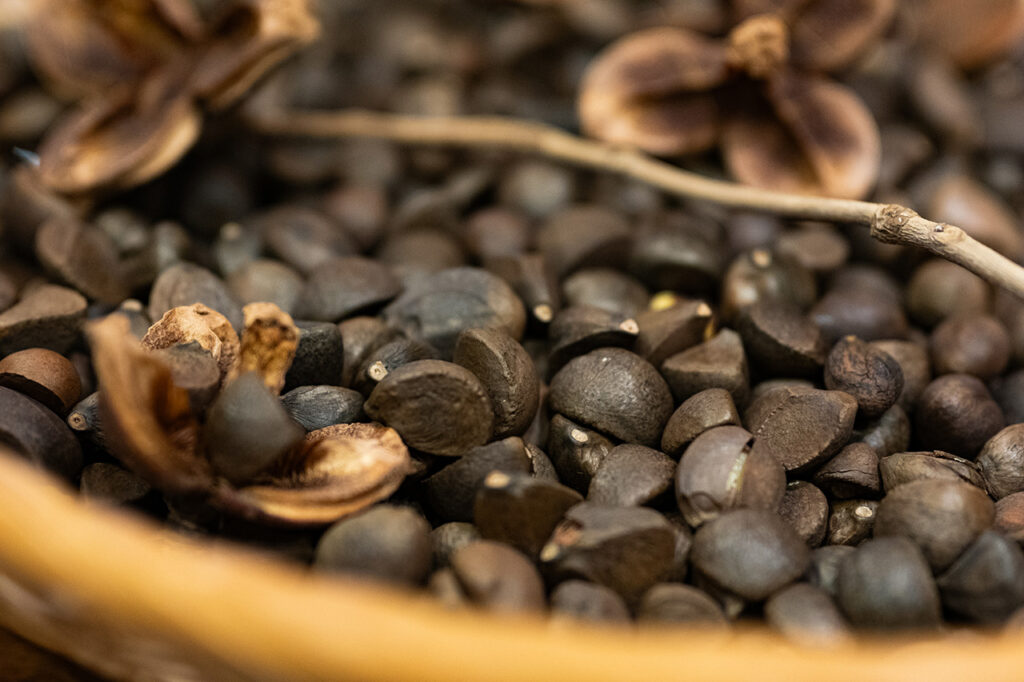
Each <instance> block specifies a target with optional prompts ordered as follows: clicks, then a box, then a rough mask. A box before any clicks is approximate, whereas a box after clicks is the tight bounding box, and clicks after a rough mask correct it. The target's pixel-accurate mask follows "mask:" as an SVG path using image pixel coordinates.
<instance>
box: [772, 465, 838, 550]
mask: <svg viewBox="0 0 1024 682" xmlns="http://www.w3.org/2000/svg"><path fill="white" fill-rule="evenodd" d="M778 511H779V516H781V517H782V519H783V520H784V521H786V522H787V523H788V524H789V525H790V526H792V527H793V530H795V531H796V534H797V535H799V536H800V537H801V538H802V539H803V541H804V542H806V543H807V546H808V547H817V546H818V545H820V544H821V543H822V541H823V540H824V539H825V533H826V531H827V530H828V499H827V498H826V497H825V493H823V492H821V490H820V489H819V488H818V487H816V486H814V485H812V484H811V483H808V482H807V481H793V482H792V483H790V484H789V485H787V486H786V493H785V494H784V495H783V496H782V501H781V502H780V503H779V509H778Z"/></svg>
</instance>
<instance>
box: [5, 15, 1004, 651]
mask: <svg viewBox="0 0 1024 682" xmlns="http://www.w3.org/2000/svg"><path fill="white" fill-rule="evenodd" d="M348 4H350V3H339V4H338V7H339V9H336V10H334V11H333V12H328V13H326V15H325V16H323V17H322V21H323V22H324V26H325V28H324V33H325V35H349V37H350V38H351V42H348V43H346V42H344V41H340V43H335V42H326V43H321V44H319V45H318V46H316V47H314V48H312V49H311V50H310V51H309V52H307V53H306V54H304V55H303V56H302V57H301V58H300V59H299V60H298V61H297V62H295V63H294V64H291V65H289V66H288V68H287V70H285V71H282V72H281V73H280V74H279V75H278V77H277V78H276V79H275V80H274V81H271V82H270V83H269V84H268V85H267V90H265V91H264V92H262V93H260V95H265V94H266V93H267V92H270V93H271V94H274V93H277V94H278V95H279V94H280V92H281V91H288V90H294V91H296V92H298V93H299V94H300V95H302V96H305V97H306V98H307V100H308V101H309V102H311V103H315V104H331V105H337V104H345V103H357V104H363V105H374V104H376V105H381V106H384V105H387V107H388V108H391V109H398V110H406V111H415V112H420V113H458V112H460V111H474V110H478V109H482V110H488V111H490V112H494V111H511V112H514V113H520V114H529V115H533V116H534V117H537V118H546V119H547V120H551V121H554V122H565V119H566V118H567V116H570V114H566V111H565V108H566V104H567V99H566V87H567V86H568V87H570V88H571V87H572V86H571V85H569V84H572V83H576V82H578V75H579V71H580V67H581V65H582V64H584V63H586V59H589V58H590V57H592V56H593V55H594V54H595V52H596V51H597V49H598V48H599V47H601V46H602V45H603V44H605V43H606V42H607V41H608V40H609V39H611V38H613V37H616V36H618V35H621V34H624V33H626V32H628V31H630V30H634V29H637V28H640V27H644V26H649V25H651V24H652V22H653V21H654V20H655V19H656V20H657V21H675V22H676V23H677V24H678V25H686V26H689V27H694V26H700V27H704V28H706V29H707V30H709V31H712V32H713V31H714V30H716V29H715V28H714V26H716V25H717V24H715V22H716V21H720V20H721V18H720V17H719V16H718V14H716V13H715V12H714V11H711V10H710V9H706V11H705V12H704V13H702V12H701V11H698V10H697V9H695V5H694V4H693V3H687V2H679V3H678V5H679V6H678V7H677V8H676V9H677V10H678V13H677V14H674V15H672V14H656V13H654V10H653V9H652V8H650V7H647V4H645V3H637V6H636V8H635V9H632V10H631V9H628V8H627V7H626V6H623V5H621V4H620V3H615V2H610V1H609V2H597V3H585V2H584V3H579V5H580V6H584V5H586V6H587V7H589V8H590V9H593V8H594V7H602V8H605V9H607V10H608V12H607V14H606V15H603V19H604V23H601V16H602V15H585V14H584V13H580V12H579V11H577V12H576V13H573V12H574V11H573V10H567V9H565V8H564V7H563V8H555V7H530V8H527V7H522V6H518V5H514V4H508V5H506V4H500V3H495V6H496V7H495V8H490V6H491V4H492V3H485V4H486V5H487V7H488V8H490V9H488V11H487V12H483V11H482V10H481V8H480V6H479V3H468V4H466V5H464V4H463V3H444V5H445V11H444V12H438V13H437V14H436V16H435V15H433V14H431V12H433V9H436V8H433V9H431V8H430V7H429V3H416V2H410V3H395V6H394V7H390V5H389V8H388V10H387V11H386V12H379V11H375V10H373V9H372V6H374V5H375V4H376V3H367V5H366V6H359V4H358V3H354V4H353V6H352V7H348V8H347V9H346V7H347V5H348ZM651 4H652V5H653V4H660V3H651ZM668 4H671V3H668ZM567 6H570V7H571V6H574V3H567ZM717 6H718V4H717V3H705V4H704V7H705V8H712V7H717ZM609 8H610V9H609ZM612 10H615V11H612ZM335 15H336V16H335ZM481 15H483V16H481ZM595 16H597V18H594V17H595ZM466 17H480V18H481V21H480V22H479V23H474V22H470V21H466ZM484 17H485V18H484ZM587 17H590V23H588V21H587ZM668 17H674V18H672V19H669V18H668ZM353 26H358V27H359V29H360V30H359V31H358V32H353ZM470 27H472V28H470ZM708 27H711V28H708ZM332 31H334V32H333V33H332ZM356 33H358V34H359V35H356ZM350 34H351V35H350ZM417 40H418V42H417ZM908 44H909V41H908V40H907V39H906V38H905V36H901V35H899V34H897V35H894V36H889V37H886V38H884V39H880V42H879V44H878V45H877V46H876V47H875V48H874V51H873V52H870V53H869V54H868V57H866V58H865V59H864V60H863V61H862V62H860V63H859V65H858V66H855V67H851V68H852V72H851V73H850V74H848V75H847V79H848V81H849V82H850V83H851V84H853V85H854V87H856V88H857V89H858V91H859V92H860V94H861V96H862V97H863V99H864V100H865V101H866V102H868V103H869V104H870V105H871V106H872V108H873V110H874V111H875V115H876V116H877V117H878V119H879V122H880V130H881V136H882V139H883V141H884V144H883V155H882V163H881V167H880V175H879V178H878V181H877V186H878V189H877V190H876V193H877V196H879V197H884V196H897V195H899V196H902V195H905V194H906V195H910V196H911V197H913V198H914V199H915V201H914V203H915V204H917V205H920V206H923V207H928V208H929V209H930V210H929V211H928V213H929V215H930V216H931V217H933V218H936V219H944V220H949V221H950V222H956V223H958V224H960V225H963V226H964V227H965V228H966V229H968V231H971V232H972V234H974V236H975V237H976V238H979V239H981V240H983V241H985V242H986V243H989V244H990V245H992V246H993V247H995V248H998V249H999V250H1001V251H1003V252H1004V253H1006V254H1007V255H1009V256H1011V257H1014V258H1020V257H1021V256H1024V235H1022V233H1021V230H1020V228H1019V222H1020V221H1019V217H1018V211H1019V209H1020V205H1019V203H1015V202H1020V201H1021V197H1024V192H1022V191H1021V190H1022V189H1024V173H1021V172H1020V165H1019V161H1020V157H1019V154H1020V152H1021V147H1020V139H1022V138H1020V137H1019V136H1018V137H1015V136H1013V135H1012V134H1011V131H1008V129H1009V128H1010V127H1012V125H1017V126H1019V122H1018V123H1016V124H1014V123H1013V122H1012V120H1017V121H1019V119H1012V120H1011V118H1012V117H1008V116H1006V115H1005V114H1006V112H1007V111H1013V110H1014V109H1013V107H1014V106H1016V107H1017V108H1018V109H1019V108H1020V106H1021V105H1022V103H1024V78H1021V76H1020V74H1019V73H1018V72H1019V69H1018V68H1017V67H1018V65H1017V63H1016V62H1015V61H1014V60H1013V58H1006V59H1004V60H1003V61H997V62H994V63H992V64H991V65H990V66H988V67H986V69H984V70H982V71H976V72H975V73H974V75H973V78H971V79H970V80H968V79H967V78H966V77H965V76H963V75H962V74H961V73H959V72H957V71H955V70H954V69H953V68H952V67H950V66H949V65H948V64H947V63H946V62H944V61H941V60H940V59H939V58H938V57H934V56H933V57H928V58H925V57H923V56H921V55H919V54H917V53H915V52H913V51H912V50H911V48H909V47H908ZM353 46H355V47H353ZM7 47H8V48H10V49H15V48H11V47H10V46H7ZM15 51H16V49H15ZM891 54H896V55H898V56H899V59H896V64H897V66H894V65H893V62H892V61H891V60H890V61H886V60H885V57H886V56H887V55H891ZM901 59H902V60H904V61H905V62H907V63H913V65H914V67H915V68H914V69H901V68H898V64H900V63H903V62H901V61H900V60H901ZM927 59H934V60H935V62H934V63H933V62H929V61H927ZM533 63H545V64H548V65H549V66H548V68H547V69H546V70H545V71H544V73H543V74H542V75H543V78H538V79H537V82H532V81H531V82H525V81H523V72H522V69H523V68H526V67H527V66H528V65H530V64H533ZM936 65H937V66H936ZM332 68H337V69H338V71H339V73H340V75H338V76H337V79H338V81H337V82H343V83H346V84H347V85H350V86H351V87H350V88H348V89H343V88H338V87H337V86H336V81H334V80H330V79H329V78H328V76H327V74H328V73H329V72H330V71H331V69H332ZM931 68H934V69H944V70H941V73H940V75H939V76H934V75H933V76H932V78H931V80H929V79H928V78H926V77H925V76H921V75H920V72H921V71H927V70H928V69H931ZM16 73H19V72H17V71H16ZM20 73H21V76H20V80H19V78H14V77H13V76H12V79H11V82H9V83H5V84H3V87H4V88H6V89H7V91H8V94H7V95H6V96H5V101H4V103H0V136H2V137H3V138H4V139H5V140H8V141H10V142H12V143H18V144H22V145H27V146H31V144H32V143H33V141H34V140H36V139H38V136H39V135H40V134H41V132H42V130H41V129H37V128H32V127H31V126H28V127H27V128H26V126H25V125H21V126H19V125H16V123H18V119H17V117H16V116H15V114H16V113H18V111H20V110H18V109H17V108H16V107H14V105H13V104H12V103H13V102H16V101H17V98H18V97H28V95H29V94H31V95H32V96H33V97H37V98H42V99H41V100H34V101H35V106H36V107H37V108H38V107H42V104H40V101H42V102H43V103H45V102H47V101H49V102H50V103H51V104H53V103H54V102H53V100H52V98H51V99H50V100H47V99H46V98H47V97H50V96H49V95H46V94H45V93H44V92H43V91H42V90H40V89H39V86H38V84H36V83H35V82H34V81H33V80H32V78H31V77H30V76H29V75H28V74H27V73H24V72H20ZM515 74H519V75H518V76H515ZM371 76H374V77H378V76H379V77H380V78H381V79H383V83H382V82H377V81H376V80H375V79H374V78H371ZM900 79H909V80H910V81H911V82H912V84H914V88H911V89H909V90H907V89H906V88H902V87H901V86H900V85H899V82H900ZM527 81H529V79H527ZM548 81H551V82H548ZM936 82H938V83H939V85H936V84H935V83H936ZM922 83H924V84H922ZM929 88H932V89H931V90H929ZM943 88H945V89H946V90H947V91H949V92H952V93H954V95H955V97H953V99H956V97H960V98H961V99H963V100H965V101H968V102H969V103H970V102H971V101H972V100H971V97H970V96H969V95H974V96H976V101H977V102H981V105H979V106H981V107H982V108H983V110H984V111H983V112H981V113H978V112H975V113H977V115H978V117H979V120H980V118H984V117H986V116H987V117H988V119H991V120H989V122H988V124H987V125H985V126H981V125H980V124H979V129H978V130H973V129H972V131H969V132H971V134H972V135H975V137H972V138H970V139H969V140H968V139H967V138H966V137H965V136H966V135H967V133H963V131H957V130H953V129H952V127H953V124H954V123H955V119H956V118H957V117H956V116H954V115H946V114H945V113H943V110H942V108H941V107H939V110H938V111H932V112H931V116H932V117H931V118H929V117H928V116H924V115H922V114H921V111H922V109H923V105H922V103H921V102H922V100H927V101H931V100H929V98H933V99H934V97H937V95H936V92H940V91H941V92H945V91H943ZM898 92H905V93H906V95H905V98H904V100H899V99H897V98H896V96H895V95H893V93H898ZM385 95H386V96H385ZM349 100H351V102H349ZM946 100H947V101H948V97H947V98H946ZM569 102H570V105H571V100H569ZM5 105H6V108H5ZM545 106H547V107H548V109H546V110H545V109H544V107H545ZM10 109H14V110H15V111H14V113H11V111H10ZM55 110H56V107H54V111H55ZM30 111H31V110H30ZM5 112H6V114H7V115H4V113H5ZM947 113H948V112H947ZM23 116H24V114H23ZM962 122H963V121H961V123H962ZM22 123H24V122H22ZM981 128H983V129H984V131H985V132H984V134H982V133H981V132H980V129H981ZM978 135H980V136H981V137H978ZM941 149H951V150H954V151H950V152H948V153H945V154H941V153H940V152H939V150H941ZM699 163H707V164H709V165H710V164H713V160H704V161H700V162H699ZM979 178H980V179H983V180H986V181H989V184H990V185H991V186H986V185H985V184H983V183H982V182H981V180H980V179H979ZM3 181H4V186H3V190H2V205H0V218H2V222H3V234H2V240H3V255H4V258H3V260H2V261H0V441H2V442H4V443H5V444H6V445H7V446H8V447H9V448H10V449H12V450H14V451H17V452H18V453H20V455H21V456H23V457H27V458H28V459H30V460H32V461H34V462H36V463H38V464H39V465H40V466H42V467H45V468H47V469H49V470H51V471H53V472H55V473H56V474H58V475H60V476H62V477H64V478H65V479H67V480H68V481H71V482H73V483H74V484H76V485H78V486H79V487H80V489H81V492H82V494H83V495H84V496H86V497H88V498H90V499H93V500H101V501H103V502H105V503H109V504H113V505H120V506H123V507H125V508H129V509H133V510H135V511H136V512H138V513H142V514H146V515H149V516H151V517H154V518H157V519H161V520H163V521H165V522H166V523H167V524H168V526H169V527H171V528H173V529H175V530H176V531H179V532H183V533H189V534H193V535H199V536H206V535H218V536H222V537H226V538H229V539H232V540H234V541H237V542H241V543H245V544H247V545H250V546H253V547H257V548H259V549H261V550H262V551H267V552H272V553H274V554H276V555H278V556H281V557H284V558H287V559H288V560H290V561H295V562H301V563H306V564H311V565H312V566H313V568H314V569H316V570H321V571H328V572H331V571H334V572H340V573H344V574H347V575H356V576H359V577H361V578H366V579H371V580H377V581H387V582H389V583H393V584H398V585H403V586H409V587H418V588H420V589H425V590H429V592H431V593H432V594H434V595H435V596H436V597H437V598H438V599H439V600H441V601H442V602H444V603H445V604H448V605H451V606H453V607H461V606H468V605H473V606H476V607H480V608H485V609H490V610H495V611H529V612H536V613H545V612H546V613H548V614H550V616H551V617H559V618H562V617H571V618H578V619H584V620H594V621H609V622H620V623H624V622H629V621H638V622H641V623H647V624H657V623H662V624H664V623H676V624H689V625H699V626H701V627H728V626H729V625H730V624H732V623H735V622H737V621H743V620H748V619H755V618H763V619H764V621H766V622H767V624H768V625H769V626H770V627H772V628H775V629H777V630H779V631H781V632H782V633H784V634H785V635H787V636H791V637H795V638H798V639H800V640H801V641H814V642H821V641H838V640H842V639H844V638H846V637H848V636H849V633H851V632H852V631H854V630H855V629H865V630H878V629H897V628H902V629H935V628H939V627H950V626H955V625H968V624H977V625H984V626H993V625H1001V624H1004V623H1007V622H1011V623H1012V622H1017V621H1024V612H1021V614H1019V615H1014V614H1015V612H1017V610H1018V608H1021V607H1024V551H1022V549H1021V543H1024V423H1022V422H1024V369H1021V367H1024V303H1022V302H1021V301H1017V300H1015V299H1013V298H1012V297H1010V296H1009V295H1007V294H1005V293H1004V292H996V291H994V290H993V289H992V288H991V287H990V286H989V285H988V284H986V283H985V282H984V281H983V280H981V279H979V278H978V277H976V276H975V275H973V274H971V273H969V272H967V271H966V270H964V269H962V268H960V267H959V266H956V265H953V264H950V263H947V262H945V261H939V260H929V259H926V258H924V257H923V256H922V254H921V253H918V252H914V251H911V250H908V249H904V248H900V247H892V246H884V245H879V244H875V243H873V242H871V241H870V240H869V239H868V238H867V235H866V233H865V232H862V231H857V230H856V229H854V228H851V229H850V230H844V229H842V228H841V227H840V226H833V225H828V224H821V223H811V222H793V221H782V220H779V219H775V218H772V217H767V216H762V215H754V214H748V213H741V212H727V211H722V210H718V209H716V208H715V207H710V206H706V205H699V204H685V203H681V202H679V201H677V200H675V199H673V198H670V197H667V196H665V195H663V194H660V193H658V192H655V191H652V190H650V189H649V188H646V187H644V186H641V185H639V184H636V183H634V182H630V181H627V180H622V179H619V178H615V177H609V176H606V175H600V174H595V173H590V172H581V171H576V170H572V169H569V168H565V167H561V166H557V165H553V164H550V163H548V162H546V161H543V160H537V159H524V158H520V157H515V156H505V155H495V154H488V153H482V152H478V153H473V154H469V153H464V152H455V151H447V150H438V149H432V148H424V149H407V148H400V147H397V146H394V145H391V144H388V143H384V142H368V141H352V142H345V143H340V142H339V143H322V142H317V143H315V144H310V143H307V142H296V141H287V140H264V139H260V138H259V137H258V136H256V135H255V134H254V133H252V132H250V131H247V130H245V129H244V126H240V125H238V124H237V122H236V121H235V120H233V119H232V118H231V117H230V115H228V116H227V117H225V118H222V119H216V118H214V119H211V120H210V121H208V126H207V131H206V133H205V137H204V139H203V140H202V141H201V142H200V143H199V145H198V147H197V148H196V150H195V151H194V152H193V153H192V154H191V155H190V156H189V157H187V158H186V159H185V160H184V162H183V163H182V164H181V165H180V166H179V167H178V168H176V169H174V170H173V171H171V172H170V173H169V174H168V175H166V176H165V177H162V178H160V179H158V180H156V181H154V182H152V183H150V184H148V185H144V186H143V187H141V188H139V189H137V190H135V191H133V192H128V193H123V194H115V195H114V196H113V198H106V199H104V200H96V199H95V197H94V198H93V199H94V200H93V201H92V202H90V203H88V204H87V205H86V204H83V202H82V201H81V200H80V197H76V198H74V199H70V198H68V197H67V196H63V195H60V194H57V193H56V192H54V191H53V190H52V188H49V187H47V186H46V184H45V183H44V182H43V181H42V179H41V178H40V177H39V175H38V173H37V172H36V171H35V170H34V169H33V168H32V167H31V166H30V165H23V164H20V163H15V162H11V163H8V164H6V165H4V167H3Z"/></svg>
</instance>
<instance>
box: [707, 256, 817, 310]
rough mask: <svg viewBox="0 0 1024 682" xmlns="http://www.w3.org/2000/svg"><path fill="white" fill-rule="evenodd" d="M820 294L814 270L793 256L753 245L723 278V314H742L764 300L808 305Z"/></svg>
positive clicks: (731, 266)
mask: <svg viewBox="0 0 1024 682" xmlns="http://www.w3.org/2000/svg"><path fill="white" fill-rule="evenodd" d="M816 297H817V286H816V285H815V282H814V274H813V273H812V272H810V271H809V270H808V269H807V268H806V267H804V266H803V265H801V264H799V263H797V262H795V261H794V260H793V259H791V258H787V257H779V256H777V255H775V254H773V253H772V252H771V251H768V250H767V249H754V250H753V251H750V252H748V253H743V254H740V255H739V256H737V257H736V258H735V260H733V262H732V264H731V265H730V266H729V269H728V270H726V272H725V276H724V277H723V278H722V297H721V300H722V306H721V308H722V318H723V319H724V320H725V321H726V322H729V323H732V322H735V321H736V319H737V318H738V317H739V314H740V313H741V312H742V311H743V310H745V309H746V308H749V307H750V306H752V305H754V304H755V303H760V302H761V301H780V302H782V303H788V304H791V305H795V306H797V307H799V308H806V307H807V306H808V305H810V304H811V303H813V302H814V299H815V298H816Z"/></svg>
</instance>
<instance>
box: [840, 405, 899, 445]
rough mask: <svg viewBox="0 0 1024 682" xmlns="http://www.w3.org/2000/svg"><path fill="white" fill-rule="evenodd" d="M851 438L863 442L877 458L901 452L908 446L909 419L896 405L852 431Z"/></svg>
mask: <svg viewBox="0 0 1024 682" xmlns="http://www.w3.org/2000/svg"><path fill="white" fill-rule="evenodd" d="M851 438H852V439H853V440H856V441H862V442H864V443H865V444H866V445H868V446H869V447H870V448H871V449H872V450H874V451H875V453H876V454H877V455H878V456H879V457H885V456H886V455H891V454H893V453H894V452H903V451H905V450H906V449H907V448H908V447H909V446H910V418H909V417H907V413H906V412H904V411H903V408H902V407H900V406H899V404H898V403H897V404H896V405H893V406H892V407H890V408H889V409H888V410H886V411H885V413H884V414H883V415H882V416H881V417H879V418H878V419H875V420H874V421H870V422H868V423H867V424H864V425H863V426H862V427H861V428H857V429H854V430H853V435H852V436H851Z"/></svg>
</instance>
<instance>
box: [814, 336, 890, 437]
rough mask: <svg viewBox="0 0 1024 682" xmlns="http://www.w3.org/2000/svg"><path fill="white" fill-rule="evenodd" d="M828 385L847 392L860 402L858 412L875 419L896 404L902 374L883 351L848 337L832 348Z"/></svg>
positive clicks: (827, 368) (828, 366)
mask: <svg viewBox="0 0 1024 682" xmlns="http://www.w3.org/2000/svg"><path fill="white" fill-rule="evenodd" d="M825 386H826V387H827V388H828V389H829V390H833V391H845V392H846V393H849V394H850V395H851V396H853V397H854V399H855V400H856V401H857V413H858V415H860V416H863V417H867V418H869V419H870V418H872V417H877V416H879V415H881V414H882V413H883V412H885V411H886V410H888V409H889V408H890V407H892V405H893V404H894V403H895V402H896V399H897V398H898V397H899V395H900V392H901V391H902V390H903V371H902V370H901V369H900V365H899V363H898V362H896V360H894V359H893V358H892V357H891V356H889V355H888V354H886V353H885V352H884V351H880V350H878V349H877V348H874V347H872V346H871V345H869V344H867V343H865V342H864V341H861V340H860V339H858V338H857V337H855V336H847V337H844V338H842V339H840V340H839V341H837V342H836V344H835V345H834V346H833V347H832V350H831V351H830V352H829V354H828V358H826V360H825Z"/></svg>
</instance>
